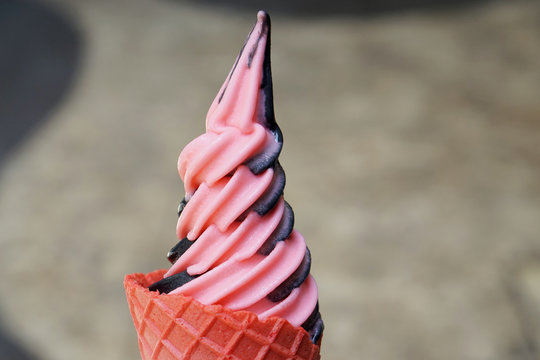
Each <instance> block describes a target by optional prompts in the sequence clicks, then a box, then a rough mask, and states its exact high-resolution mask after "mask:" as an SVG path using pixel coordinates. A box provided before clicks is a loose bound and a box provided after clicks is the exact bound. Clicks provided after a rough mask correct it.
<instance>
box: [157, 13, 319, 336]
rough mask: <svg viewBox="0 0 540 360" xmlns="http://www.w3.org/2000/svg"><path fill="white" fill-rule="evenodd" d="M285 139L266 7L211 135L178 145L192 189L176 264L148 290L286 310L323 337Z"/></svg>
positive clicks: (219, 102)
mask: <svg viewBox="0 0 540 360" xmlns="http://www.w3.org/2000/svg"><path fill="white" fill-rule="evenodd" d="M282 143H283V138H282V134H281V130H280V129H279V127H278V125H277V124H276V122H275V118H274V109H273V96H272V76H271V69H270V18H269V16H268V14H267V13H265V12H264V11H260V12H259V13H258V15H257V23H256V24H255V27H254V28H253V30H252V31H251V32H250V34H249V35H248V37H247V40H246V43H245V44H244V46H243V48H242V50H241V51H240V54H239V55H238V58H237V59H236V62H235V63H234V65H233V68H232V70H231V72H230V73H229V75H228V77H227V79H226V80H225V83H224V84H223V86H222V87H221V89H220V91H219V93H218V95H217V97H216V98H215V100H214V102H213V103H212V105H211V106H210V110H209V111H208V115H207V118H206V133H205V134H203V135H201V136H199V137H197V138H196V139H194V140H193V141H192V142H191V143H189V144H188V145H187V146H186V147H185V148H184V150H183V151H182V152H181V154H180V157H179V159H178V172H179V174H180V177H181V178H182V181H183V182H184V187H185V192H186V195H185V197H184V199H183V200H182V202H181V203H180V207H179V210H178V213H179V218H178V225H177V236H178V238H179V239H181V240H180V242H179V243H178V244H177V245H175V246H174V247H173V248H172V249H171V251H170V252H169V254H168V258H169V260H170V261H171V262H172V263H173V265H172V266H171V268H170V269H169V271H168V272H167V273H166V274H165V276H164V279H163V280H161V281H158V282H157V283H155V284H153V285H152V286H150V289H151V290H157V291H160V292H165V293H171V294H175V293H180V294H184V295H188V296H192V297H194V298H195V299H197V300H198V301H200V302H202V303H204V304H220V305H223V306H225V307H227V308H229V309H231V310H248V311H252V312H254V313H256V314H257V315H258V316H259V318H261V319H264V318H266V317H269V316H279V317H282V318H285V319H287V320H288V321H289V322H290V323H291V324H293V325H295V326H302V327H304V328H305V329H306V330H307V331H308V332H309V333H310V335H311V338H312V341H313V342H317V341H318V340H319V338H320V336H321V334H322V331H323V323H322V320H321V317H320V313H319V310H318V293H317V285H316V284H315V280H314V279H313V277H312V276H311V275H310V274H309V272H310V266H311V258H310V253H309V250H308V248H307V247H306V243H305V241H304V238H303V237H302V235H301V234H300V233H299V232H298V231H296V230H294V229H293V225H294V214H293V211H292V209H291V207H290V206H289V205H288V204H287V203H286V202H285V200H284V199H283V188H284V186H285V173H284V172H283V169H282V168H281V166H280V164H279V161H278V156H279V153H280V152H281V147H282Z"/></svg>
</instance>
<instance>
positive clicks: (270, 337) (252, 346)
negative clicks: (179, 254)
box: [124, 270, 320, 360]
mask: <svg viewBox="0 0 540 360" xmlns="http://www.w3.org/2000/svg"><path fill="white" fill-rule="evenodd" d="M165 271H166V270H157V271H154V272H151V273H149V274H131V275H127V276H126V277H125V279H124V287H125V290H126V295H127V300H128V304H129V309H130V311H131V316H132V317H133V323H134V324H135V328H136V330H137V337H138V340H139V349H140V352H141V357H142V359H143V360H149V359H159V360H165V359H182V360H196V359H197V360H214V359H215V360H218V359H223V360H224V359H231V360H233V359H234V360H263V359H264V360H279V359H295V360H318V359H320V354H319V345H316V344H313V343H312V342H311V340H310V338H309V335H308V333H307V332H306V331H305V330H304V329H303V328H301V327H295V326H293V325H291V324H290V323H289V322H288V321H287V320H285V319H282V318H278V317H271V318H268V319H266V320H264V321H261V320H259V319H258V317H257V315H256V314H254V313H252V312H249V311H232V310H229V309H227V308H224V307H223V306H220V305H204V304H201V303H200V302H198V301H197V300H195V299H193V298H191V297H187V296H183V295H179V294H174V295H169V294H159V293H158V292H156V291H149V290H148V286H149V285H150V284H152V283H154V282H155V281H158V280H160V279H162V278H163V274H164V273H165Z"/></svg>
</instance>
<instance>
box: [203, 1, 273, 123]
mask: <svg viewBox="0 0 540 360" xmlns="http://www.w3.org/2000/svg"><path fill="white" fill-rule="evenodd" d="M271 76H272V75H271V69H270V16H269V15H268V13H267V12H266V11H264V10H260V11H258V12H257V21H256V23H255V25H254V27H253V29H252V30H251V32H250V33H249V35H248V36H247V39H246V42H245V44H244V46H243V47H242V49H241V50H240V53H239V54H238V57H237V59H236V61H235V63H234V65H233V67H232V69H231V71H230V73H229V76H227V79H226V80H225V83H224V84H223V86H222V87H221V89H220V91H219V92H218V95H217V96H216V98H215V100H214V102H213V103H212V105H211V106H210V109H209V111H208V115H207V119H206V120H207V121H206V127H207V130H208V129H210V130H215V131H218V132H220V131H221V130H222V129H224V128H225V127H227V126H234V127H236V128H238V129H239V130H240V131H242V132H244V133H245V132H250V131H251V130H252V126H253V119H257V121H258V122H259V123H261V124H263V125H265V126H266V127H268V128H272V129H273V128H274V124H275V120H274V119H273V116H274V111H273V96H272V78H271ZM261 94H262V95H261Z"/></svg>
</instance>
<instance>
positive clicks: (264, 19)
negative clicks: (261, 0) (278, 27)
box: [257, 10, 270, 23]
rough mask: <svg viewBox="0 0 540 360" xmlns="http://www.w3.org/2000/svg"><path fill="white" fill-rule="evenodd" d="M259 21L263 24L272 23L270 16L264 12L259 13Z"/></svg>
mask: <svg viewBox="0 0 540 360" xmlns="http://www.w3.org/2000/svg"><path fill="white" fill-rule="evenodd" d="M257 21H258V22H262V23H270V15H268V13H267V12H266V11H264V10H259V11H258V12H257Z"/></svg>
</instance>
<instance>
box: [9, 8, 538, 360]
mask: <svg viewBox="0 0 540 360" xmlns="http://www.w3.org/2000/svg"><path fill="white" fill-rule="evenodd" d="M259 8H264V9H266V10H268V11H269V12H270V14H271V16H272V20H273V35H272V44H273V48H272V61H273V74H274V92H275V108H276V116H277V120H278V122H279V124H280V126H281V128H282V130H283V133H284V136H285V143H284V148H283V152H282V155H281V163H282V165H283V167H284V169H285V171H286V173H287V186H286V189H285V196H286V199H287V201H288V202H289V203H290V204H291V205H292V207H293V208H294V210H295V213H296V228H297V229H298V230H300V231H301V232H302V233H303V234H304V236H305V238H306V240H307V242H308V245H309V247H310V249H311V254H312V257H313V266H312V273H313V274H314V276H315V278H316V279H317V281H318V284H319V288H320V306H321V312H322V313H323V317H324V320H325V323H326V331H325V334H324V339H323V348H322V357H323V359H327V360H330V359H331V360H346V359H377V360H387V359H388V360H390V359H417V360H421V359H426V360H427V359H441V360H445V359H448V360H455V359H471V360H473V359H474V360H483V359H486V360H488V359H490V360H493V359H510V360H517V359H523V360H532V359H540V310H539V309H540V239H539V234H540V101H539V98H540V41H539V39H540V3H539V2H538V1H525V0H523V1H519V0H515V1H443V0H416V1H414V0H384V1H371V0H370V1H367V0H358V1H345V0H333V1H298V2H288V1H277V2H276V1H273V2H270V1H267V2H264V1H258V2H252V1H239V0H237V1H221V2H217V1H216V2H215V1H210V0H206V1H202V2H200V1H181V0H132V1H118V0H116V1H105V0H88V1H75V0H72V1H69V0H51V1H14V0H5V1H2V2H0V124H1V128H0V129H1V130H0V273H1V274H2V287H1V290H0V358H1V359H3V360H23V359H24V360H27V359H36V360H64V359H66V360H67V359H79V360H87V359H88V360H94V359H126V360H127V359H137V358H139V355H138V348H137V340H136V334H135V330H134V328H133V324H132V320H131V317H130V315H129V311H128V307H127V303H126V300H125V295H124V290H123V286H122V281H123V276H124V274H126V273H132V272H147V271H150V270H153V269H156V268H163V267H167V265H168V263H167V261H166V259H165V254H166V252H167V251H168V249H170V247H172V246H173V245H174V244H175V243H176V237H175V227H176V218H177V215H176V208H177V205H178V202H179V200H180V199H181V198H182V196H183V187H182V183H181V181H180V179H179V177H178V175H177V171H176V160H177V156H178V154H179V152H180V150H181V149H182V148H183V147H184V146H185V145H186V144H187V143H188V142H189V141H190V140H191V139H193V138H194V137H196V136H198V135H199V134H201V133H202V132H203V131H204V119H205V115H206V111H207V109H208V107H209V105H210V103H211V101H212V100H213V98H214V96H215V95H216V93H217V91H218V89H219V87H220V86H221V84H222V82H223V81H224V79H225V76H226V75H227V73H228V71H229V69H230V67H231V66H232V64H233V62H234V59H235V57H236V55H237V53H238V51H239V49H240V47H241V46H242V44H243V41H244V39H245V36H246V35H247V33H248V31H249V30H250V29H251V27H252V25H253V23H254V21H255V15H256V11H257V10H258V9H259Z"/></svg>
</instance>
